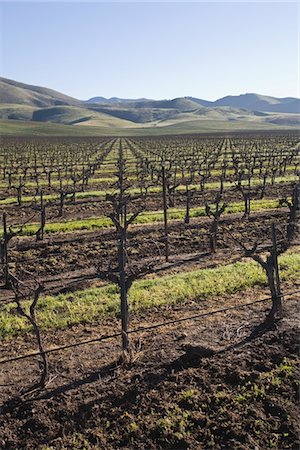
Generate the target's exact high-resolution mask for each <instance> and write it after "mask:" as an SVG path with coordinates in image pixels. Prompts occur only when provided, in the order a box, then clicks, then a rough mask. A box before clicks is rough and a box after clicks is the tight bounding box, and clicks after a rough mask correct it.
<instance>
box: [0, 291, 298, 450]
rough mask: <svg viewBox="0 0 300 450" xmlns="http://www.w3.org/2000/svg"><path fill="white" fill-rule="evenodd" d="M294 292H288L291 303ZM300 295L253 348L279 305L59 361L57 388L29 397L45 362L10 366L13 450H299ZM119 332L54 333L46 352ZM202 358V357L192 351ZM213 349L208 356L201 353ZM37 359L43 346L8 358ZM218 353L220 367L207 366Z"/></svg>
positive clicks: (142, 322) (93, 328)
mask: <svg viewBox="0 0 300 450" xmlns="http://www.w3.org/2000/svg"><path fill="white" fill-rule="evenodd" d="M290 289H292V286H287V285H286V286H284V291H287V290H290ZM264 295H266V296H267V295H268V293H267V291H264V290H260V289H251V290H248V291H245V292H243V293H237V294H234V295H231V296H224V297H223V298H213V299H210V300H207V301H205V302H203V301H199V302H192V303H188V302H187V303H186V304H183V305H180V306H173V307H165V308H160V309H158V310H155V309H154V310H151V311H146V312H143V313H140V314H138V315H136V316H133V317H132V318H131V326H130V327H131V329H134V328H136V327H138V326H147V325H149V324H150V325H153V324H155V323H159V322H163V321H164V320H171V319H181V318H183V317H187V316H190V315H194V314H197V313H200V312H207V311H212V310H214V309H218V308H222V307H225V306H226V307H228V306H233V305H236V304H241V303H247V302H249V301H253V300H256V299H258V298H261V297H263V296H264ZM299 299H300V296H299V294H294V295H293V296H291V297H288V298H286V300H285V303H284V319H283V320H282V321H280V322H278V323H277V324H276V325H275V327H274V328H273V329H270V330H268V331H265V333H264V334H262V335H261V336H260V337H258V338H256V339H252V340H249V339H248V338H249V336H250V333H251V331H253V329H255V327H256V326H257V325H259V324H260V323H261V322H262V321H263V320H264V317H265V315H266V313H267V311H268V310H269V307H270V304H269V302H264V303H258V304H255V305H252V306H248V307H246V308H242V309H237V310H230V311H227V312H226V313H222V314H218V315H212V316H207V317H206V318H201V319H199V320H191V321H187V322H181V323H175V324H173V325H168V326H163V327H160V328H157V329H155V330H151V332H146V331H144V332H141V333H139V334H132V335H130V339H131V357H130V358H129V359H128V360H127V363H126V364H124V363H121V362H120V360H119V356H120V347H119V339H115V340H111V341H105V342H100V343H96V344H93V345H85V346H83V347H77V348H73V349H69V350H66V351H64V352H59V353H55V354H52V355H49V360H50V373H51V376H50V380H49V383H48V385H47V387H46V388H45V389H44V390H43V391H40V392H35V393H32V394H31V395H27V396H26V395H25V394H24V392H25V389H26V388H28V387H29V386H30V384H31V383H32V384H33V383H34V382H35V381H36V380H37V377H38V361H37V359H31V360H23V361H20V362H15V363H9V364H6V365H2V366H1V386H2V394H1V397H2V402H3V403H2V407H1V416H0V430H1V433H0V435H1V438H0V439H1V441H0V445H1V448H3V449H33V448H34V449H42V448H48V447H47V446H50V448H52V449H65V448H66V449H74V450H75V449H76V450H77V449H91V448H92V449H105V450H106V449H119V448H124V449H132V450H133V449H143V450H146V449H147V450H148V449H153V450H154V449H174V450H176V449H195V450H196V449H213V450H219V449H226V450H227V449H230V450H249V449H263V450H265V449H268V448H273V449H277V450H281V449H295V450H296V449H298V448H299V439H298V437H299V421H298V409H297V402H298V398H299V397H298V388H299V383H298V381H297V368H299V340H298V328H297V327H298V323H297V313H298V312H299V307H298V304H299ZM118 329H119V323H118V321H117V320H115V321H112V322H108V321H106V322H103V323H101V324H100V323H95V324H93V325H89V326H79V327H78V326H76V327H71V328H69V329H67V330H57V331H49V332H47V333H46V334H45V335H44V341H45V344H46V347H50V346H51V345H53V344H55V345H62V344H66V343H70V342H74V341H75V340H76V341H80V340H81V339H88V338H93V337H95V336H99V335H101V334H104V335H105V334H110V333H111V332H116V331H117V330H118ZM191 346H193V347H191ZM200 347H201V348H202V356H201V355H200V354H199V352H198V353H197V352H196V353H195V352H193V351H191V348H198V349H199V348H200ZM34 348H35V346H34V342H33V338H32V336H31V335H29V334H28V335H25V336H19V337H18V338H17V339H15V340H14V341H12V342H11V341H9V342H6V344H5V345H4V348H3V352H2V357H5V356H6V357H7V356H11V355H14V354H20V353H21V354H24V353H26V352H28V351H32V350H33V349H34ZM208 353H211V355H210V356H207V354H208Z"/></svg>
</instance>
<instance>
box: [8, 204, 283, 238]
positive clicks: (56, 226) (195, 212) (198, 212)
mask: <svg viewBox="0 0 300 450" xmlns="http://www.w3.org/2000/svg"><path fill="white" fill-rule="evenodd" d="M275 208H280V205H279V201H278V200H272V199H269V200H268V199H263V200H252V202H251V211H252V212H255V211H262V210H265V209H275ZM243 211H244V202H236V203H231V204H229V205H228V207H227V208H226V210H225V213H226V214H236V213H242V212H243ZM205 216H206V214H205V208H204V207H203V206H200V207H199V208H191V210H190V217H191V218H196V217H205ZM184 217H185V209H184V208H170V209H169V210H168V218H169V220H183V219H184ZM163 220H164V215H163V211H145V212H142V213H141V214H139V216H138V217H137V218H136V219H135V221H134V223H135V224H141V225H143V224H151V223H156V222H163ZM111 226H112V221H111V219H110V218H108V217H105V216H102V217H91V218H88V219H80V220H66V221H62V222H53V223H48V224H46V226H45V230H44V231H45V233H46V234H51V233H66V232H73V231H81V230H86V231H92V230H97V229H102V228H108V227H111ZM38 228H39V225H38V224H37V223H32V224H28V225H25V226H24V227H23V229H22V232H21V233H19V234H18V236H33V235H34V234H35V233H36V232H37V230H38ZM0 232H2V229H1V227H0Z"/></svg>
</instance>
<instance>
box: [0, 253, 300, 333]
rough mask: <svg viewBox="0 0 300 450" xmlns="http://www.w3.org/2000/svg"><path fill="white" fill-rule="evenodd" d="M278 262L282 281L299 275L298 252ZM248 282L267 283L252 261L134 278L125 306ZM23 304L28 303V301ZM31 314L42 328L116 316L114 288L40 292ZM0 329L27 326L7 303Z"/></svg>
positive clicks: (230, 289) (208, 293)
mask: <svg viewBox="0 0 300 450" xmlns="http://www.w3.org/2000/svg"><path fill="white" fill-rule="evenodd" d="M279 267H280V275H281V279H282V280H283V281H286V280H289V281H292V282H293V281H296V280H297V279H299V277H300V255H299V254H298V253H289V254H285V255H282V256H281V257H280V258H279ZM253 286H267V282H266V276H265V273H264V272H263V270H262V269H261V267H260V266H259V265H258V264H257V263H255V262H254V261H252V260H246V261H244V262H236V263H232V264H228V265H226V266H221V267H218V268H214V269H201V270H196V271H191V272H188V273H183V274H179V275H167V276H164V277H160V278H154V279H151V280H142V281H137V282H135V283H134V284H133V286H132V288H131V290H130V295H129V303H130V309H131V311H141V310H143V309H149V308H152V307H160V306H163V305H166V304H169V305H171V304H180V303H182V302H185V301H197V302H202V301H205V299H208V298H210V297H212V296H222V295H225V294H233V293H235V292H238V291H242V290H244V289H246V288H250V287H253ZM24 304H25V305H26V307H28V306H29V302H28V301H27V302H24ZM37 313H38V320H39V323H40V326H41V328H42V329H63V328H66V327H68V326H71V325H76V324H85V323H91V322H94V321H97V320H99V318H105V317H116V315H117V314H118V313H119V294H118V288H117V287H116V286H115V285H108V286H104V287H99V288H91V289H86V290H84V291H78V292H75V293H68V294H60V295H58V296H55V297H52V296H46V297H42V298H41V299H40V302H39V305H38V311H37ZM0 330H1V337H2V338H11V337H13V336H15V335H17V334H20V333H24V332H28V331H31V327H30V326H29V325H28V323H27V322H26V320H25V319H24V318H23V317H20V316H19V315H18V313H17V312H16V309H15V306H14V304H13V303H11V304H8V305H5V306H4V307H2V308H1V311H0Z"/></svg>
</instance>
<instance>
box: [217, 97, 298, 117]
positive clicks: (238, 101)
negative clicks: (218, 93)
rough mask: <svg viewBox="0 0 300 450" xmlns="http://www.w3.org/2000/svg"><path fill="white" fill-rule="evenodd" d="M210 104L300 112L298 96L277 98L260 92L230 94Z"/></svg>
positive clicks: (269, 110)
mask: <svg viewBox="0 0 300 450" xmlns="http://www.w3.org/2000/svg"><path fill="white" fill-rule="evenodd" d="M210 106H213V107H214V106H232V107H234V108H245V109H248V110H251V111H266V112H285V113H300V100H299V99H297V98H292V97H287V98H276V97H268V96H266V95H259V94H242V95H228V96H227V97H223V98H220V99H219V100H216V101H215V102H213V103H212V104H211V105H210Z"/></svg>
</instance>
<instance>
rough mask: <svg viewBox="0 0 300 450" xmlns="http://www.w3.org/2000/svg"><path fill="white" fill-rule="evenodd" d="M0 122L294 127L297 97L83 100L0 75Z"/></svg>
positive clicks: (94, 127)
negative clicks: (210, 99)
mask: <svg viewBox="0 0 300 450" xmlns="http://www.w3.org/2000/svg"><path fill="white" fill-rule="evenodd" d="M0 120H1V126H0V132H2V133H6V132H7V133H17V132H18V131H17V130H18V129H19V130H20V133H24V131H26V123H27V124H28V132H30V130H32V132H35V133H43V131H42V130H45V131H44V132H45V134H47V133H51V134H52V133H53V132H54V128H55V127H57V130H58V132H59V133H64V132H65V133H66V134H74V133H75V134H78V133H80V130H82V133H83V134H97V133H98V134H99V133H100V134H103V133H106V134H110V131H111V132H112V133H119V132H120V133H121V132H122V130H124V129H126V133H130V130H131V129H132V132H133V133H140V132H142V131H143V130H146V131H147V132H149V133H150V132H151V133H152V132H153V133H156V134H157V133H161V134H163V133H165V132H166V133H169V132H171V131H172V130H174V132H175V130H176V132H201V131H206V130H215V131H219V130H224V129H226V130H230V129H232V130H240V129H245V130H247V129H279V128H281V129H282V128H290V129H293V128H294V129H295V128H299V124H300V100H299V99H297V98H290V97H287V98H276V97H268V96H263V95H259V94H243V95H239V96H226V97H223V98H221V99H218V100H216V101H214V102H211V101H208V100H202V99H198V98H196V97H178V98H174V99H170V100H166V99H165V100H150V99H145V98H140V99H122V98H118V97H112V98H110V99H106V98H104V97H101V96H100V97H93V98H91V99H89V100H87V101H82V100H78V99H75V98H73V97H70V96H67V95H64V94H62V93H60V92H57V91H55V90H52V89H48V88H45V87H39V86H32V85H27V84H24V83H19V82H17V81H13V80H8V79H6V78H0ZM38 123H41V125H38ZM29 124H31V125H29ZM34 124H36V125H34ZM42 124H45V126H43V125H42ZM46 124H49V126H46ZM50 124H53V127H54V128H53V127H51V126H50ZM58 128H59V129H58ZM75 128H76V131H75ZM88 129H90V130H89V131H88ZM34 130H35V131H34ZM84 130H85V131H84Z"/></svg>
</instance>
